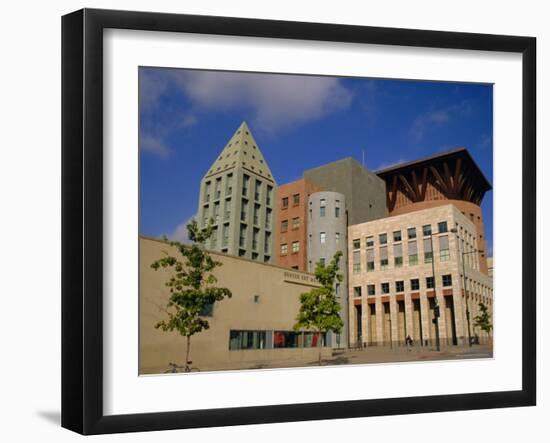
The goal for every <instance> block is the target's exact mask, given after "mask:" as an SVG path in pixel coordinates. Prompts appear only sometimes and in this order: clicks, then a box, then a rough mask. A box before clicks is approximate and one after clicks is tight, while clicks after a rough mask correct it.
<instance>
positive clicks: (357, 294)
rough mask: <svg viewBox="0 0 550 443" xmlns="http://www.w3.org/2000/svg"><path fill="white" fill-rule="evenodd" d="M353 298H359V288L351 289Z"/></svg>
mask: <svg viewBox="0 0 550 443" xmlns="http://www.w3.org/2000/svg"><path fill="white" fill-rule="evenodd" d="M353 296H354V297H355V298H361V286H354V288H353Z"/></svg>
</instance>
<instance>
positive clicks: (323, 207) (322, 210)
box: [319, 198, 327, 217]
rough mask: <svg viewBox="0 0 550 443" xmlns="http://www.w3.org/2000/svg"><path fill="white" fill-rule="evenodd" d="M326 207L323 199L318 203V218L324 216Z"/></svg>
mask: <svg viewBox="0 0 550 443" xmlns="http://www.w3.org/2000/svg"><path fill="white" fill-rule="evenodd" d="M326 206H327V201H326V200H325V199H324V198H322V199H321V201H320V207H319V216H321V217H324V216H325V214H326Z"/></svg>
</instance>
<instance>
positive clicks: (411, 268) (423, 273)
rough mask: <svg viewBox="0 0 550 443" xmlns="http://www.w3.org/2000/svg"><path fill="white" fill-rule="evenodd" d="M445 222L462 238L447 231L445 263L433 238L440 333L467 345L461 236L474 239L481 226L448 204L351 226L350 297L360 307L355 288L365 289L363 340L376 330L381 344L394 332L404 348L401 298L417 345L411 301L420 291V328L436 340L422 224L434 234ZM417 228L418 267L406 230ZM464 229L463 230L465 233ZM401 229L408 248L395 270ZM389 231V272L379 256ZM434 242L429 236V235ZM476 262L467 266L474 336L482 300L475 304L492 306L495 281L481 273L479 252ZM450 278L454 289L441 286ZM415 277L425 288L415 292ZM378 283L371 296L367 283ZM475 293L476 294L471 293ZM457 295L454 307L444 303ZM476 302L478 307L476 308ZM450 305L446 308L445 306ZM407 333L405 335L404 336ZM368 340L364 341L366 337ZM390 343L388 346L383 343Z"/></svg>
mask: <svg viewBox="0 0 550 443" xmlns="http://www.w3.org/2000/svg"><path fill="white" fill-rule="evenodd" d="M441 221H447V226H448V230H449V231H450V230H451V229H452V228H455V227H456V226H458V228H459V229H458V231H459V232H458V234H454V233H452V232H448V233H447V235H448V239H449V250H450V257H449V260H447V261H441V260H440V257H439V241H438V235H434V236H433V251H434V258H435V276H436V278H435V281H436V294H437V300H438V304H439V306H440V312H441V316H440V318H439V325H438V326H439V335H440V338H441V339H442V341H444V342H445V343H449V342H450V341H452V337H451V335H452V334H451V332H452V331H453V329H454V331H456V337H457V339H458V344H462V343H464V341H465V340H466V339H465V337H467V336H468V330H467V320H466V298H465V297H464V292H463V286H464V280H463V267H462V255H461V251H462V249H461V244H462V238H463V237H466V238H468V236H470V238H471V239H474V240H475V238H476V237H477V232H476V225H475V224H474V223H473V222H472V221H471V220H469V218H468V217H466V216H464V215H463V214H462V213H461V211H460V210H459V209H457V208H456V207H455V206H454V205H451V204H448V205H444V206H437V207H433V208H429V209H423V210H419V211H416V212H411V213H407V214H403V215H398V216H393V217H387V218H383V219H380V220H375V221H372V222H367V223H361V224H358V225H353V226H350V227H349V228H348V240H349V244H348V262H349V264H350V268H349V296H350V303H349V305H350V306H353V305H354V304H355V303H358V302H359V301H358V299H357V298H356V297H354V287H356V286H360V287H361V288H362V297H361V299H360V303H361V306H362V313H363V317H364V318H363V319H362V320H363V328H362V330H363V336H364V335H365V331H371V330H373V331H375V334H376V340H377V341H378V342H379V343H380V342H381V341H382V338H383V337H384V334H386V335H388V333H391V340H392V341H393V342H394V343H397V344H398V345H402V344H403V343H402V340H401V339H400V331H399V329H398V326H400V324H399V321H398V312H397V306H398V305H397V297H398V296H400V297H403V300H404V302H405V314H404V319H405V322H406V329H407V334H409V335H411V337H412V338H413V340H415V342H416V343H418V342H419V340H420V337H419V336H418V335H419V334H418V332H419V329H420V328H419V327H417V328H416V330H415V328H413V325H412V323H413V312H412V309H413V303H412V302H411V301H409V300H411V299H412V294H413V293H416V294H418V296H419V303H420V312H421V326H422V339H423V340H424V341H425V340H428V341H433V340H434V339H435V329H434V325H433V324H432V318H433V307H432V308H431V307H430V297H431V296H432V294H433V291H432V290H428V289H427V288H426V277H431V276H432V275H433V273H432V265H431V263H424V248H423V240H424V236H423V235H422V226H423V225H427V224H431V225H432V232H434V233H436V232H437V229H438V228H437V223H439V222H441ZM412 227H415V228H416V241H417V249H418V264H417V265H411V264H410V263H409V254H408V247H407V244H408V239H407V228H412ZM460 228H462V230H461V229H460ZM397 230H400V231H401V235H402V242H401V243H402V245H403V266H402V267H395V266H394V255H393V244H394V242H393V238H392V237H393V235H392V234H393V232H394V231H397ZM383 233H387V235H388V243H387V247H388V262H389V264H388V268H387V269H385V270H381V269H380V256H379V248H380V244H379V241H378V235H379V234H383ZM367 236H373V237H374V240H375V241H374V259H375V260H374V261H375V270H374V271H371V272H366V261H367V253H366V247H365V239H366V237H367ZM426 238H429V237H426ZM354 239H360V240H361V249H360V256H361V270H360V272H359V273H354V272H353V251H354V249H353V240H354ZM471 257H472V260H469V261H468V260H467V261H466V262H465V264H466V266H465V268H466V277H467V279H468V281H470V280H471V282H472V287H473V289H472V291H467V296H468V298H469V300H470V302H469V309H470V318H471V319H472V327H471V331H472V333H473V332H475V331H474V328H473V317H474V316H475V315H476V314H477V311H476V309H477V302H475V300H482V301H484V302H485V303H486V304H488V305H489V307H490V308H492V279H490V278H489V277H488V276H487V275H486V274H485V273H484V272H482V271H481V270H480V263H479V260H477V254H472V255H471ZM445 274H450V275H451V276H452V286H451V287H443V285H442V276H443V275H445ZM411 279H419V281H420V290H419V291H413V290H412V289H411V286H410V281H411ZM400 280H403V281H404V284H405V290H404V291H403V292H400V293H397V292H396V288H395V282H396V281H400ZM383 282H384V283H385V282H387V283H389V285H390V293H389V294H382V293H381V284H382V283H383ZM369 284H374V285H375V288H376V294H375V296H370V297H369V296H368V295H367V285H369ZM470 292H471V293H470ZM446 296H447V297H449V298H450V297H452V305H451V306H449V305H448V303H447V302H446V301H445V298H446ZM373 301H374V302H375V306H376V316H375V318H374V321H375V325H371V322H372V321H373V319H372V318H371V317H370V316H369V315H368V312H369V309H368V304H369V302H370V303H372V302H373ZM383 302H388V303H389V307H390V315H389V316H388V315H387V314H384V307H383ZM474 304H476V306H474ZM446 306H447V309H446V308H445V307H446ZM451 307H452V310H454V328H453V325H452V324H448V323H449V321H450V318H452V316H451V315H450V310H451ZM385 319H386V320H387V321H389V320H390V319H391V329H389V325H386V324H385V323H384V320H385ZM355 326H356V324H355V323H354V324H353V325H352V327H351V330H350V334H351V337H350V341H351V342H352V343H353V342H356V341H357V340H358V339H359V337H357V333H356V328H355ZM401 335H402V334H401ZM363 338H365V337H363ZM367 339H368V340H370V338H369V337H367ZM366 341H367V340H363V342H364V343H366ZM384 344H386V345H387V344H388V343H384Z"/></svg>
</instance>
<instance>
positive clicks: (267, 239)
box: [239, 224, 271, 254]
mask: <svg viewBox="0 0 550 443" xmlns="http://www.w3.org/2000/svg"><path fill="white" fill-rule="evenodd" d="M247 233H248V227H247V225H244V224H241V225H240V229H239V247H241V248H244V247H246V238H247ZM259 240H260V229H259V228H253V229H252V250H253V251H258V250H259ZM263 246H264V254H269V253H270V248H271V232H268V231H266V233H265V235H264V245H263Z"/></svg>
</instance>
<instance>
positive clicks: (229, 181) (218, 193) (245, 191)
mask: <svg viewBox="0 0 550 443" xmlns="http://www.w3.org/2000/svg"><path fill="white" fill-rule="evenodd" d="M250 182H251V178H250V176H249V175H247V174H243V186H242V190H241V194H242V195H243V196H244V197H248V196H249V189H250ZM213 187H214V189H213V194H211V192H212V182H211V181H207V182H205V183H204V194H203V195H204V203H205V204H207V203H208V202H210V200H211V199H213V200H219V199H221V197H222V190H221V188H222V177H218V178H216V179H215V180H214V184H213ZM262 189H263V183H262V181H261V180H258V179H256V180H254V200H256V201H260V199H261V194H262ZM232 194H233V174H232V173H231V174H227V175H226V176H225V192H224V195H225V196H231V195H232ZM272 200H273V186H271V185H267V186H266V195H265V203H266V204H267V205H268V206H271V203H272Z"/></svg>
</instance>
